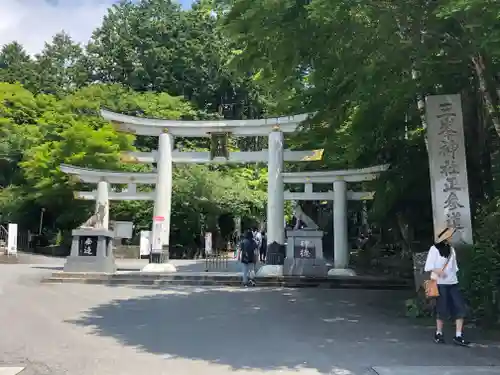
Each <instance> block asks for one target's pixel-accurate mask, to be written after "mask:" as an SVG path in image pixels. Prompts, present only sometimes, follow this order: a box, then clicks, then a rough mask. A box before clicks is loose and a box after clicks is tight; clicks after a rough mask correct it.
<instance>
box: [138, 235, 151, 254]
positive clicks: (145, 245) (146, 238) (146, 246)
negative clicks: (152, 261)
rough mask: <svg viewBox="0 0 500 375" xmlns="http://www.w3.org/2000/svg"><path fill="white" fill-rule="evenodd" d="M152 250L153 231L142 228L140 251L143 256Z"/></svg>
mask: <svg viewBox="0 0 500 375" xmlns="http://www.w3.org/2000/svg"><path fill="white" fill-rule="evenodd" d="M150 251H151V231H150V230H141V238H140V242H139V253H140V255H141V256H148V255H149V253H150Z"/></svg>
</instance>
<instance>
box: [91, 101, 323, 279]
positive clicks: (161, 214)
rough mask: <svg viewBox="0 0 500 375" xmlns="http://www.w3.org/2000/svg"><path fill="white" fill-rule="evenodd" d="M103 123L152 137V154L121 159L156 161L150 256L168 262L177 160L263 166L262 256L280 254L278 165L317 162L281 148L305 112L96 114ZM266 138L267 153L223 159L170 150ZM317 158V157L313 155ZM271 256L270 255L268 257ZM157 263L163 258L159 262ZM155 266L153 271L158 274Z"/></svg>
mask: <svg viewBox="0 0 500 375" xmlns="http://www.w3.org/2000/svg"><path fill="white" fill-rule="evenodd" d="M101 115H102V116H103V118H104V119H106V120H109V121H111V122H112V123H113V124H114V125H115V127H116V129H117V130H119V131H123V132H129V133H132V134H135V135H146V136H157V137H159V141H158V150H157V151H156V152H152V153H129V154H128V155H126V156H125V159H127V158H128V159H129V160H130V161H139V162H156V163H157V170H158V173H157V179H156V190H155V206H154V215H153V228H152V253H153V254H154V255H158V257H159V256H160V255H161V254H165V255H166V256H167V258H166V259H164V260H165V261H166V262H168V248H169V241H170V239H169V237H170V214H171V195H172V163H173V162H174V161H176V160H177V161H178V162H194V163H198V162H255V161H266V162H267V163H268V177H269V179H268V207H267V233H268V252H269V253H270V254H271V253H284V251H283V249H284V243H285V235H284V228H283V217H284V196H283V195H284V190H283V176H282V172H283V162H284V160H289V161H308V160H319V159H321V156H322V151H320V152H318V151H313V152H305V154H304V152H302V151H288V150H285V149H284V137H283V134H284V133H292V132H294V131H295V130H296V129H297V127H298V126H299V124H300V123H301V122H303V121H304V120H306V119H307V117H308V116H309V115H308V114H301V115H297V116H287V117H278V118H270V119H259V120H217V121H183V120H180V121H178V120H159V119H149V118H140V117H134V116H128V115H123V114H119V113H115V112H110V111H108V110H101ZM229 134H230V135H232V136H237V137H242V136H243V137H245V136H267V137H268V150H262V151H260V152H256V153H248V152H247V153H244V152H240V153H229V154H228V155H227V156H228V157H227V158H226V157H220V156H217V157H215V158H211V157H210V153H184V152H181V151H176V150H174V149H173V147H174V137H175V136H179V137H212V136H214V135H215V136H217V135H229ZM318 155H319V157H318ZM273 258H276V257H270V259H273ZM161 262H163V260H161ZM160 268H161V270H164V271H174V270H175V268H174V267H173V266H172V265H165V266H164V267H160ZM160 268H158V270H160Z"/></svg>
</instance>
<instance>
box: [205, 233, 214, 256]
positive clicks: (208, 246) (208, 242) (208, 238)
mask: <svg viewBox="0 0 500 375" xmlns="http://www.w3.org/2000/svg"><path fill="white" fill-rule="evenodd" d="M212 252H213V250H212V233H211V232H207V233H205V255H207V256H208V255H212Z"/></svg>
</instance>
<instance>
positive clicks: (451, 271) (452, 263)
mask: <svg viewBox="0 0 500 375" xmlns="http://www.w3.org/2000/svg"><path fill="white" fill-rule="evenodd" d="M447 259H448V258H445V257H442V256H441V254H439V250H438V249H437V248H436V246H431V248H430V249H429V253H428V254H427V260H426V261H425V271H426V272H429V271H432V270H435V269H442V268H443V267H444V265H445V264H446V261H447ZM457 272H458V264H457V256H456V253H455V249H454V248H453V247H452V248H451V255H450V260H449V262H448V264H447V265H446V268H445V269H444V275H443V276H441V277H439V276H437V275H436V274H435V273H434V272H431V278H432V279H434V280H436V281H437V283H438V284H443V285H453V284H458V277H457Z"/></svg>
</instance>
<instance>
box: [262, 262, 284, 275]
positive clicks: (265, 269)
mask: <svg viewBox="0 0 500 375" xmlns="http://www.w3.org/2000/svg"><path fill="white" fill-rule="evenodd" d="M255 276H256V277H274V276H283V266H282V265H279V264H264V265H263V266H262V267H260V268H259V269H258V270H257V273H256V274H255Z"/></svg>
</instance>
